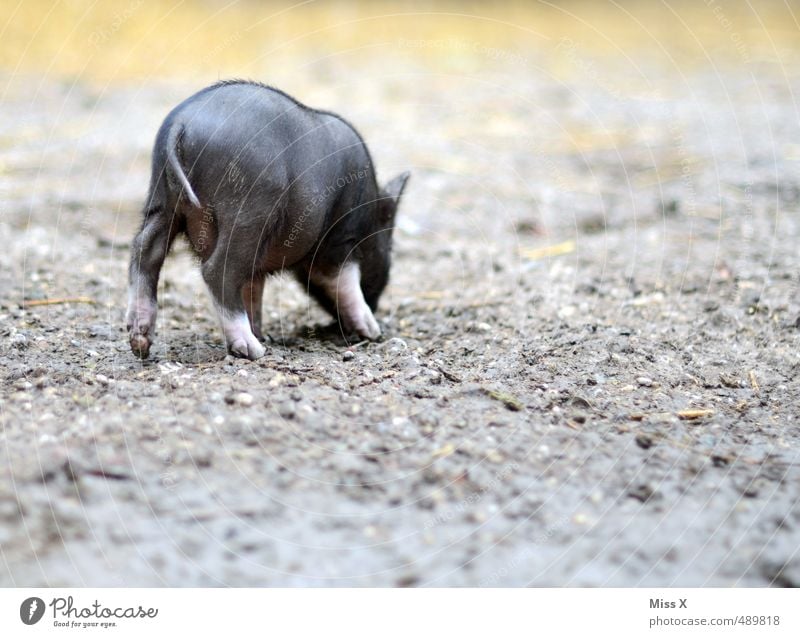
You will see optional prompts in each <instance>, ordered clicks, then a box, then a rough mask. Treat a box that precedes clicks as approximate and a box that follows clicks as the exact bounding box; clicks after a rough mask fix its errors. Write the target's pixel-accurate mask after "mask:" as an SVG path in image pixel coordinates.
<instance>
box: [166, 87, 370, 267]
mask: <svg viewBox="0 0 800 637" xmlns="http://www.w3.org/2000/svg"><path fill="white" fill-rule="evenodd" d="M233 89H237V90H233ZM243 89H244V90H243ZM167 125H169V126H173V127H174V126H178V127H180V135H179V137H178V156H179V158H180V164H181V165H182V168H183V169H184V170H185V172H186V177H187V179H188V182H189V184H190V187H191V189H192V191H193V193H194V195H195V196H196V198H197V200H198V201H199V202H200V204H201V207H200V208H196V207H195V206H192V205H182V206H180V208H181V211H182V212H183V215H184V217H185V223H184V229H185V231H186V234H187V236H188V238H189V242H190V244H191V246H192V248H193V249H194V251H195V252H196V254H197V255H198V256H199V257H200V258H201V260H203V261H205V260H207V259H208V258H209V257H210V256H211V255H212V254H213V252H214V251H215V249H216V248H217V242H218V241H219V240H222V241H223V242H226V244H225V245H224V246H220V247H221V248H223V249H224V250H225V251H226V253H228V254H231V255H232V256H235V257H236V259H237V262H242V261H243V260H244V261H246V262H247V263H248V264H249V265H250V266H251V267H252V269H253V271H259V272H268V271H273V270H277V269H281V268H283V267H289V266H291V265H293V264H294V263H296V262H297V261H299V260H300V259H302V258H303V257H304V256H305V255H306V254H307V253H308V252H309V251H310V250H311V249H312V248H313V247H314V245H315V243H316V242H317V240H318V238H319V236H320V233H321V231H322V228H323V227H324V225H325V224H326V223H328V222H330V219H329V218H328V214H327V212H328V211H329V210H330V209H332V207H333V203H334V201H333V200H334V199H335V194H336V192H337V190H336V188H335V186H336V180H337V178H339V177H340V175H341V174H342V164H343V163H352V162H353V156H354V153H353V148H354V145H358V146H360V145H361V144H362V142H361V140H360V138H359V137H358V136H357V134H355V133H354V132H350V129H349V127H348V126H347V125H345V124H344V123H343V122H342V121H341V120H339V119H338V118H336V117H333V116H330V115H328V114H326V113H321V112H317V111H311V110H309V109H306V108H305V107H303V106H301V105H298V104H297V103H296V102H294V101H293V100H291V99H290V98H288V97H286V96H284V95H283V94H281V93H275V92H273V91H268V90H266V89H264V88H262V87H258V86H252V87H251V86H242V85H230V86H220V87H217V88H216V89H215V90H213V91H210V92H209V93H208V94H207V95H205V94H202V93H201V94H200V95H198V96H196V98H194V99H193V100H190V101H189V102H188V103H186V104H185V105H181V106H179V107H178V108H177V109H176V110H175V112H173V114H172V115H171V116H170V117H169V118H168V120H167V122H165V126H167ZM360 155H361V154H360V153H356V154H355V157H356V158H357V159H360V161H358V162H357V163H358V164H362V166H359V165H354V166H353V167H352V170H353V171H356V172H357V171H359V170H366V169H367V168H369V167H370V163H369V156H368V155H367V154H366V153H364V154H363V155H362V156H360ZM310 184H314V187H313V188H312V187H311V186H310ZM326 193H328V195H329V196H326Z"/></svg>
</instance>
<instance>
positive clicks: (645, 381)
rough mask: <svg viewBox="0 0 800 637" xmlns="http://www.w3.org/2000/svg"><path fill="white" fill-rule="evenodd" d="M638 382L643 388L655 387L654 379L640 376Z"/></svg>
mask: <svg viewBox="0 0 800 637" xmlns="http://www.w3.org/2000/svg"><path fill="white" fill-rule="evenodd" d="M636 382H637V383H639V384H640V385H641V386H642V387H652V386H653V379H652V378H647V376H639V378H637V379H636Z"/></svg>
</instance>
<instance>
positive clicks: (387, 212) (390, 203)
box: [381, 171, 411, 222]
mask: <svg viewBox="0 0 800 637" xmlns="http://www.w3.org/2000/svg"><path fill="white" fill-rule="evenodd" d="M410 176H411V173H410V172H408V171H406V172H404V173H400V174H399V175H397V177H395V178H394V179H392V180H391V181H390V182H389V183H388V184H386V185H385V186H384V187H383V192H382V193H381V199H382V205H381V213H382V216H383V217H384V221H387V222H393V221H394V216H395V214H396V213H397V206H398V204H399V203H400V196H401V195H402V194H403V189H404V188H405V187H406V182H407V181H408V178H409V177H410Z"/></svg>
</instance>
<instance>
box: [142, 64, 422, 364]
mask: <svg viewBox="0 0 800 637" xmlns="http://www.w3.org/2000/svg"><path fill="white" fill-rule="evenodd" d="M407 177H408V175H407V174H405V175H402V176H400V177H398V178H396V179H395V180H393V181H392V182H391V183H390V184H389V186H387V191H384V190H381V189H380V188H379V187H378V184H377V181H376V179H375V172H374V168H373V163H372V158H371V156H370V153H369V151H368V150H367V147H366V144H365V143H364V140H363V139H362V137H361V135H360V134H359V133H358V132H357V131H356V130H355V128H353V126H352V125H351V124H349V123H348V122H347V121H346V120H344V119H343V118H341V117H339V116H338V115H335V114H333V113H329V112H327V111H322V110H316V109H312V108H309V107H307V106H304V105H303V104H301V103H300V102H298V101H297V100H295V99H294V98H292V97H290V96H289V95H287V94H285V93H283V92H282V91H279V90H277V89H275V88H272V87H269V86H266V85H264V84H260V83H256V82H250V81H245V80H226V81H223V82H219V83H217V84H215V85H213V86H210V87H208V88H205V89H203V90H201V91H199V92H198V93H196V94H195V95H193V96H192V97H190V98H188V99H187V100H185V101H184V102H182V103H181V104H179V105H178V106H177V107H176V108H175V109H173V110H172V112H170V113H169V115H168V116H167V118H166V119H165V120H164V123H163V124H162V126H161V128H160V129H159V131H158V134H157V136H156V141H155V147H154V150H153V165H152V175H151V182H150V193H149V196H148V198H147V203H146V205H145V208H144V221H143V224H142V227H141V230H140V232H139V233H138V234H137V236H136V237H135V239H134V241H133V247H132V254H131V263H130V279H131V283H132V286H134V287H135V289H138V290H141V291H142V292H143V293H144V294H145V296H146V297H147V298H149V299H152V301H153V302H154V301H155V295H156V288H157V284H158V277H159V272H160V270H161V266H162V264H163V261H164V258H165V256H166V254H167V252H168V251H169V247H170V245H171V244H172V242H173V240H174V239H175V237H176V236H177V235H178V234H185V235H186V236H187V237H188V239H189V243H190V245H191V246H192V249H193V250H194V252H195V254H196V255H197V256H198V257H199V259H200V261H201V264H202V265H201V270H202V274H203V278H204V280H205V281H206V283H207V284H208V286H209V289H210V290H211V293H212V295H213V297H214V299H215V301H216V302H217V304H218V305H219V306H220V307H221V308H224V309H225V310H226V311H229V312H238V311H241V310H243V309H244V308H245V305H246V302H244V301H243V299H242V294H243V293H242V290H243V289H244V288H245V287H246V286H248V285H257V284H258V281H261V283H262V284H263V278H264V276H265V275H267V274H269V273H271V272H276V271H278V270H283V269H289V270H291V271H293V272H294V274H295V276H296V277H297V279H298V280H299V281H300V282H301V283H302V284H303V285H304V286H306V287H307V290H308V292H309V293H310V294H311V295H312V296H313V297H314V298H315V299H316V300H317V301H319V302H320V304H321V305H322V306H323V307H324V308H325V309H326V310H328V311H329V312H330V313H331V314H333V315H334V316H336V307H335V304H334V302H333V301H332V300H331V299H329V298H328V297H327V296H326V294H325V293H324V291H323V290H322V289H321V288H320V287H319V286H318V285H316V284H315V283H314V282H312V278H313V276H312V274H313V273H314V272H319V273H323V274H327V273H334V272H335V271H337V270H338V269H339V268H340V267H341V266H342V265H343V264H345V262H349V261H353V262H357V263H358V264H360V270H361V288H362V292H363V295H364V298H365V300H366V302H367V304H368V305H369V306H370V308H372V309H375V307H376V306H377V304H378V299H379V297H380V295H381V293H382V292H383V289H384V288H385V286H386V283H387V281H388V276H389V268H390V264H391V243H392V229H393V226H394V216H395V212H396V209H397V203H398V201H399V197H400V194H401V192H402V189H403V186H404V184H405V180H406V179H407ZM248 289H249V288H248ZM258 300H259V307H260V292H259V294H258ZM248 314H250V312H248ZM130 321H131V319H130V318H129V325H128V329H129V331H131V330H132V331H131V346H132V348H133V349H134V351H135V352H136V353H138V354H139V355H142V356H146V355H147V353H148V351H147V350H149V340H148V339H151V335H148V334H147V327H145V328H138V327H136V326H135V325H134V326H132V324H131V322H130ZM251 321H253V331H254V332H255V333H256V335H257V336H259V337H260V325H258V324H256V323H257V321H255V320H253V318H252V316H251ZM134 322H135V321H134ZM142 335H145V336H147V337H148V339H145V340H146V347H145V346H144V345H135V344H134V340H135V339H134V336H142ZM137 342H138V341H137Z"/></svg>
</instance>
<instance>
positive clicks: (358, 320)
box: [311, 263, 381, 341]
mask: <svg viewBox="0 0 800 637" xmlns="http://www.w3.org/2000/svg"><path fill="white" fill-rule="evenodd" d="M311 280H312V281H313V282H314V283H315V284H316V285H319V286H320V287H321V288H322V289H323V290H324V291H325V293H326V294H327V296H328V298H330V299H331V300H333V302H334V304H335V305H336V309H337V311H338V314H339V317H340V318H341V321H342V324H343V326H344V328H345V330H346V331H348V332H355V333H356V334H358V335H359V336H360V337H362V338H366V339H369V340H373V341H374V340H375V339H377V338H378V337H379V336H380V335H381V328H380V327H379V326H378V321H376V320H375V317H374V316H373V314H372V310H370V309H369V305H367V302H366V301H365V300H364V294H363V293H362V292H361V271H360V269H359V266H358V264H356V263H348V264H346V265H344V266H343V267H342V268H341V269H340V270H339V271H338V273H337V274H335V275H333V276H325V275H323V274H321V273H314V272H313V271H312V274H311Z"/></svg>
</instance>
